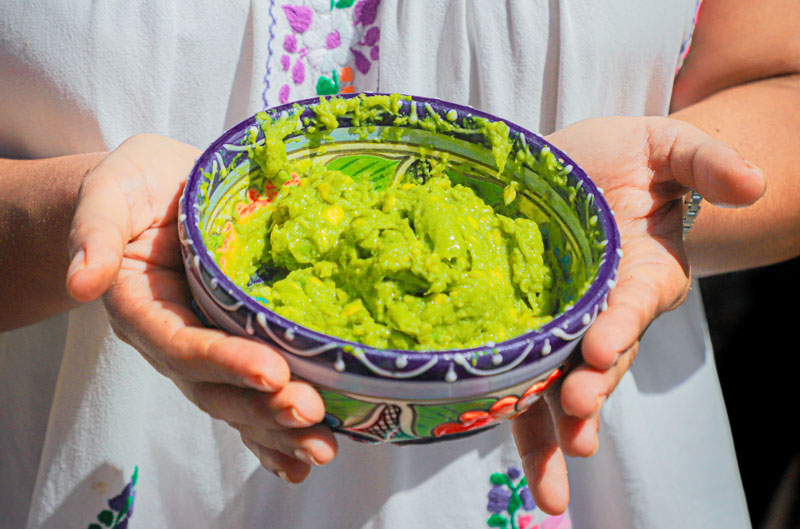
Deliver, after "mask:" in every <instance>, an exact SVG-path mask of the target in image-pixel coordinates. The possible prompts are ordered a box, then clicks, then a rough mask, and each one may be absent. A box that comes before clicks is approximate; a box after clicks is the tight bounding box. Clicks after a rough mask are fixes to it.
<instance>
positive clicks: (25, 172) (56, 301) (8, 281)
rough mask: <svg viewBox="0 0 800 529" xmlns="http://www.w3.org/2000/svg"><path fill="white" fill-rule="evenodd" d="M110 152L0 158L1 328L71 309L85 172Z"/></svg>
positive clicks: (20, 324) (11, 327) (0, 329)
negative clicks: (69, 281)
mask: <svg viewBox="0 0 800 529" xmlns="http://www.w3.org/2000/svg"><path fill="white" fill-rule="evenodd" d="M104 156H105V153H92V154H78V155H72V156H63V157H59V158H49V159H43V160H6V159H0V270H2V283H3V286H2V288H0V331H4V330H9V329H13V328H16V327H21V326H23V325H27V324H30V323H34V322H36V321H39V320H42V319H44V318H47V317H48V316H52V315H54V314H57V313H59V312H61V311H64V310H67V309H69V308H71V307H72V306H74V305H75V304H76V303H75V301H74V300H72V298H70V296H69V295H68V294H67V291H66V287H65V277H66V270H67V266H68V265H69V256H68V254H67V236H68V233H69V227H70V222H71V220H72V215H73V213H74V208H75V201H76V199H77V196H78V191H79V189H80V185H81V182H82V181H83V178H84V176H85V175H86V173H88V172H89V171H90V170H91V169H92V168H94V167H95V166H96V165H97V164H98V163H99V162H100V160H102V159H103V157H104Z"/></svg>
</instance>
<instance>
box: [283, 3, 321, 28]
mask: <svg viewBox="0 0 800 529" xmlns="http://www.w3.org/2000/svg"><path fill="white" fill-rule="evenodd" d="M283 12H284V13H285V14H286V19H287V20H288V21H289V27H291V28H292V31H294V32H295V33H305V32H306V30H307V29H308V27H309V26H310V25H311V21H312V19H313V18H314V11H312V9H311V8H310V7H306V6H283Z"/></svg>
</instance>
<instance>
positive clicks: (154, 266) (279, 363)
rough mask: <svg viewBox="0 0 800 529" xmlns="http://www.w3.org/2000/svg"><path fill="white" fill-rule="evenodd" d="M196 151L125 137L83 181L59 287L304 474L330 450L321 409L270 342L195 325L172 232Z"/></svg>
mask: <svg viewBox="0 0 800 529" xmlns="http://www.w3.org/2000/svg"><path fill="white" fill-rule="evenodd" d="M198 155H199V151H198V150H197V149H195V148H194V147H191V146H189V145H186V144H184V143H181V142H178V141H175V140H173V139H170V138H167V137H164V136H156V135H139V136H133V137H131V138H129V139H128V140H126V141H125V142H124V143H122V144H121V145H120V146H119V147H118V148H117V149H116V150H114V151H113V152H111V153H110V154H109V155H108V156H107V157H106V158H105V159H104V160H103V161H102V162H101V163H100V164H99V165H98V166H97V167H96V168H95V169H94V170H93V171H91V172H90V173H89V174H88V175H87V176H86V178H85V179H84V181H83V184H82V186H81V191H80V195H79V197H78V202H77V206H76V211H75V215H74V217H73V220H72V226H71V229H70V237H69V248H70V260H71V264H70V267H69V270H68V272H67V289H68V290H69V292H70V294H71V295H72V296H73V297H74V298H75V299H77V300H78V301H91V300H93V299H96V298H98V297H100V296H103V301H104V303H105V306H106V309H107V311H108V315H109V318H110V321H111V326H112V328H113V329H114V332H115V333H116V334H117V336H119V338H120V339H122V340H123V341H125V342H126V343H128V344H130V345H132V346H133V347H135V348H136V349H137V350H138V351H139V352H140V353H141V354H142V355H143V356H144V358H145V359H146V360H147V361H148V362H150V364H151V365H152V366H153V367H154V368H155V369H156V370H158V371H159V372H160V373H161V374H163V375H165V376H167V377H169V378H170V379H171V380H172V381H173V382H174V383H175V384H176V385H177V386H178V388H179V389H180V390H181V391H182V392H183V394H184V395H186V397H188V398H189V399H190V400H191V401H192V402H194V403H195V404H196V405H197V406H198V407H199V408H200V409H202V410H203V411H205V412H206V413H208V414H209V415H210V416H211V417H213V418H215V419H220V420H223V421H225V422H227V423H228V424H230V425H231V426H233V427H234V428H236V429H237V430H239V432H240V433H241V437H242V441H243V442H244V444H245V445H246V446H247V447H248V448H249V449H250V450H251V451H252V452H253V453H254V454H255V455H256V457H258V459H259V460H260V462H261V464H262V465H263V466H264V468H266V469H267V470H269V471H271V472H273V473H275V474H276V475H278V476H280V477H281V478H283V479H285V480H286V481H289V482H293V483H297V482H301V481H303V480H304V479H305V478H306V477H307V476H308V474H309V472H310V467H311V465H324V464H326V463H328V462H330V461H331V460H332V459H333V458H334V457H335V456H336V450H337V443H336V439H335V438H334V436H333V433H332V432H331V430H330V429H328V428H327V427H325V426H323V425H321V424H319V423H320V421H322V418H323V416H324V412H325V408H324V404H323V402H322V399H321V397H320V396H319V394H318V393H317V392H316V391H315V390H314V389H313V388H312V387H311V386H310V385H308V384H306V383H304V382H298V381H291V380H290V376H291V374H290V372H289V367H288V365H287V363H286V361H285V360H284V358H283V357H282V356H281V354H280V353H279V352H277V351H276V350H274V349H273V348H271V347H269V346H266V345H263V344H261V343H257V342H254V341H252V340H248V339H245V338H240V337H237V336H232V335H230V334H227V333H225V332H223V331H220V330H216V329H209V328H206V327H204V326H203V325H202V323H201V322H200V321H199V320H198V319H197V317H196V316H195V315H194V313H193V312H192V311H191V309H190V300H191V295H190V292H189V289H188V286H187V282H186V276H185V274H184V270H183V263H182V260H181V252H180V244H179V241H178V231H177V216H178V215H177V210H178V199H179V197H180V194H181V192H182V190H183V186H184V184H185V182H186V177H187V175H188V174H189V171H190V170H191V168H192V165H193V164H194V160H195V159H196V157H197V156H198Z"/></svg>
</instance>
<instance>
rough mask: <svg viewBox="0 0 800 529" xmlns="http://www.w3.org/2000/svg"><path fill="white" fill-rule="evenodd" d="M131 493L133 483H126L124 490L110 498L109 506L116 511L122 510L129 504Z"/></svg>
mask: <svg viewBox="0 0 800 529" xmlns="http://www.w3.org/2000/svg"><path fill="white" fill-rule="evenodd" d="M130 495H131V484H130V482H129V483H128V484H127V485H125V488H124V489H122V492H120V493H119V494H117V495H116V496H114V497H113V498H111V499H110V500H108V506H109V507H111V508H112V509H114V510H115V511H121V510H122V509H123V508H124V507H126V506H127V505H128V496H130Z"/></svg>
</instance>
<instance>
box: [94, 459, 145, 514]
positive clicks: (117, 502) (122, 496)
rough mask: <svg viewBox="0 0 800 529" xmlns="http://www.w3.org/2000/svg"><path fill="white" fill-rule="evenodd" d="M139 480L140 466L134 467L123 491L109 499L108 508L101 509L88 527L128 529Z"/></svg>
mask: <svg viewBox="0 0 800 529" xmlns="http://www.w3.org/2000/svg"><path fill="white" fill-rule="evenodd" d="M138 480H139V467H134V469H133V475H132V476H131V480H130V481H129V482H128V484H127V485H125V488H124V489H122V492H120V493H119V494H117V495H116V496H114V497H113V498H111V499H110V500H108V509H104V510H102V511H100V514H98V515H97V521H98V522H100V523H96V522H94V523H90V524H89V527H88V529H103V528H104V527H109V528H111V529H127V527H128V521H129V520H130V519H131V516H133V502H134V501H135V500H136V482H137V481H138ZM101 524H102V525H101Z"/></svg>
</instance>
